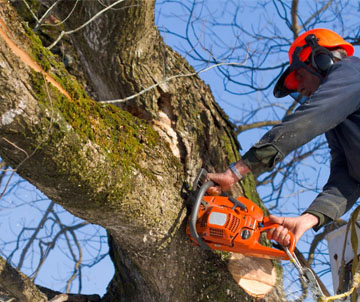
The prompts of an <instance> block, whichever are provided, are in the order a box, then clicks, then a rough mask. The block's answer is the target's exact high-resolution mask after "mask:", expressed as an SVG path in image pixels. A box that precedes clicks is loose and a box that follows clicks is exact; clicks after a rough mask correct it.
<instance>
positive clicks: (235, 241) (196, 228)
mask: <svg viewBox="0 0 360 302" xmlns="http://www.w3.org/2000/svg"><path fill="white" fill-rule="evenodd" d="M214 185H215V184H214V183H213V182H212V181H208V182H206V183H204V184H203V185H202V186H200V188H199V186H198V188H199V189H198V191H197V192H196V198H195V201H194V204H193V207H192V211H191V216H190V218H189V222H188V226H187V233H188V235H189V236H190V238H191V239H192V240H193V241H194V242H195V243H196V244H197V245H200V247H201V248H203V249H207V250H209V249H216V250H223V251H229V252H234V253H241V254H243V255H246V256H253V257H259V258H269V259H278V260H289V256H288V255H287V254H286V252H285V251H282V250H279V249H276V248H272V247H267V246H264V245H262V244H260V242H259V240H260V236H261V234H262V233H263V232H266V231H268V230H269V229H271V228H276V227H277V226H279V225H278V224H270V222H269V218H268V217H264V215H263V212H262V210H261V209H260V208H259V207H258V206H257V205H256V204H255V203H253V202H252V201H250V200H249V199H247V198H245V197H238V198H236V199H235V198H233V197H224V196H204V195H205V193H206V191H207V190H208V189H209V188H210V187H212V186H214ZM289 235H290V246H289V251H290V252H291V253H293V252H294V250H295V243H296V241H295V237H294V235H293V234H292V233H290V232H289Z"/></svg>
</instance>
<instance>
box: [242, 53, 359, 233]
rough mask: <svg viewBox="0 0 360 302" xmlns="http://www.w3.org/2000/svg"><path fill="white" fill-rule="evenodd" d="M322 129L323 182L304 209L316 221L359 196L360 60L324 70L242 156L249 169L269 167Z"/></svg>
mask: <svg viewBox="0 0 360 302" xmlns="http://www.w3.org/2000/svg"><path fill="white" fill-rule="evenodd" d="M322 133H325V136H326V138H327V141H328V144H329V147H330V153H331V168H330V176H329V180H328V182H327V183H326V185H325V186H324V188H323V191H322V192H321V193H320V194H319V195H318V196H317V197H316V199H315V200H314V201H313V202H312V204H311V205H310V207H309V208H308V209H307V211H306V212H309V213H312V214H315V215H317V216H318V217H319V218H320V223H319V225H318V226H317V228H318V227H320V226H321V225H322V224H324V223H326V222H328V221H329V220H334V219H336V218H338V217H340V216H342V215H343V214H344V213H345V212H346V211H348V210H349V209H350V208H351V207H352V206H353V204H354V203H355V202H356V200H357V199H358V197H359V196H360V59H359V58H357V57H348V58H345V59H343V60H342V61H340V62H336V63H335V64H334V65H332V66H331V68H330V69H329V71H328V73H327V76H326V77H325V79H324V81H323V82H322V83H321V85H320V86H319V87H318V89H317V90H316V91H315V92H314V93H313V95H312V96H311V97H310V98H309V99H308V100H307V101H306V102H305V103H304V104H303V105H301V106H299V107H298V109H297V110H296V111H295V112H294V113H293V114H291V115H289V116H287V117H286V118H285V119H284V120H283V121H282V123H281V124H279V125H277V126H275V127H273V128H272V129H271V130H270V131H269V132H267V133H266V134H265V135H264V136H263V137H262V138H261V140H260V141H259V142H258V143H256V144H255V145H254V146H253V147H252V148H251V149H250V150H249V151H248V152H247V153H246V154H245V155H244V157H243V159H244V161H245V163H246V164H248V165H249V168H250V169H252V170H255V171H256V170H257V171H264V170H269V169H271V168H273V167H274V165H275V163H276V162H278V161H279V160H281V159H282V158H283V157H284V156H286V155H287V154H288V153H289V152H291V151H292V150H294V149H296V148H298V147H300V146H302V145H303V144H305V143H307V142H309V141H310V140H312V139H313V138H314V137H316V136H318V135H320V134H322Z"/></svg>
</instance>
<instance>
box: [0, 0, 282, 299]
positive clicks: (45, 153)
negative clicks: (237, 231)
mask: <svg viewBox="0 0 360 302" xmlns="http://www.w3.org/2000/svg"><path fill="white" fill-rule="evenodd" d="M112 2H113V1H112ZM63 3H64V4H63V6H60V7H59V9H58V15H59V17H60V18H61V17H63V16H65V15H67V13H68V12H69V10H70V9H71V5H69V3H70V1H63ZM121 5H122V6H119V7H117V8H120V7H122V9H120V10H119V9H117V10H112V11H109V12H107V13H106V14H104V15H102V16H101V17H99V18H98V19H96V20H95V21H94V22H92V23H90V24H89V25H88V26H87V27H86V28H85V29H84V30H82V31H79V32H78V33H76V34H73V35H72V36H71V39H72V42H73V45H74V47H75V49H76V50H77V52H78V53H79V56H80V58H81V62H82V66H83V68H84V70H85V73H86V75H87V79H88V82H89V83H90V85H91V88H92V89H93V91H94V92H95V95H96V96H97V97H98V100H108V99H119V98H124V97H127V96H129V95H132V94H135V93H137V92H139V91H141V90H142V89H143V88H144V87H149V86H151V85H153V84H154V83H158V82H160V81H162V80H163V79H164V78H166V77H169V76H171V75H175V74H183V73H188V72H191V71H193V69H192V67H191V66H189V65H188V63H187V62H186V61H185V60H184V59H183V58H182V57H181V56H180V55H179V54H177V53H176V52H174V51H173V50H172V49H171V48H170V47H168V46H166V45H165V44H164V43H163V40H162V38H161V36H160V34H159V32H158V30H157V28H156V26H155V25H154V1H150V0H149V1H130V0H129V1H124V3H123V4H121ZM101 8H103V7H102V6H101V5H100V4H99V3H98V2H97V1H83V2H80V5H78V6H77V9H76V11H75V12H74V15H75V16H76V18H70V19H69V20H70V21H69V22H67V26H68V28H69V29H73V28H75V27H77V26H79V25H80V24H82V23H84V22H85V21H86V20H88V19H89V18H90V17H91V16H93V15H94V14H95V13H96V12H97V11H99V10H100V9H101ZM0 17H1V19H2V21H3V23H2V25H1V28H2V29H3V31H4V32H5V33H6V35H7V36H8V38H9V39H10V40H11V41H13V42H15V43H16V45H17V47H20V45H21V49H22V50H23V51H25V52H26V53H28V54H30V58H31V59H32V60H34V61H37V64H39V65H40V66H41V68H42V70H41V71H40V72H39V71H35V70H34V68H33V67H30V65H29V63H28V62H26V61H24V60H23V58H21V57H19V55H17V54H15V52H14V49H13V48H11V47H10V45H9V42H7V41H6V39H5V37H4V36H2V37H0V87H1V91H2V95H1V96H0V98H1V102H0V137H1V139H0V156H1V157H2V158H4V160H6V162H7V163H9V164H10V165H11V166H12V167H13V168H17V173H18V174H19V175H21V176H22V177H23V178H25V179H27V180H28V181H29V182H31V183H32V184H34V185H35V186H36V187H37V188H38V189H40V190H41V191H42V192H44V193H45V194H46V195H47V196H48V197H49V198H50V199H51V200H53V201H55V202H57V203H58V204H61V205H62V206H63V207H65V208H66V209H67V210H68V211H70V212H71V213H73V214H75V215H77V216H79V217H81V218H83V219H85V220H87V221H89V222H91V223H96V224H99V225H101V226H103V227H104V228H106V229H107V230H108V233H109V244H110V250H111V252H110V255H111V258H112V260H113V262H114V265H115V269H116V273H115V276H114V278H113V280H112V282H111V283H110V284H109V287H108V291H107V293H106V295H105V296H104V298H103V300H104V301H108V302H110V301H117V302H118V301H253V300H254V298H252V297H250V296H248V295H247V294H246V293H244V292H243V290H242V289H241V288H240V287H238V286H237V285H236V284H235V283H234V282H233V280H232V278H231V276H230V274H229V272H228V270H227V267H226V254H224V253H214V252H205V251H202V250H200V249H199V248H198V247H195V246H193V245H192V244H191V243H190V242H189V239H188V238H187V236H186V234H185V225H186V215H187V213H186V207H185V205H184V196H183V195H182V194H181V191H182V188H183V185H184V183H185V182H188V183H191V182H192V180H193V179H194V177H195V175H196V172H197V170H198V169H199V168H200V167H205V168H206V169H208V170H209V171H214V170H217V171H221V170H223V169H225V167H227V165H228V164H229V162H232V161H235V160H237V159H238V158H239V153H238V149H239V145H238V143H237V140H236V136H235V134H234V132H233V129H234V127H233V125H232V124H231V123H230V122H229V121H228V119H227V117H226V115H225V114H224V112H223V111H222V110H221V109H220V108H219V106H218V105H217V104H216V102H215V101H214V98H213V96H212V94H211V91H210V88H209V87H208V86H207V85H205V84H204V83H203V82H202V81H201V80H200V79H199V78H198V77H197V76H193V77H188V78H178V79H175V80H172V81H170V82H168V83H166V84H162V85H160V86H158V87H157V88H156V89H153V90H151V91H149V92H147V93H145V94H143V95H141V96H139V97H137V98H135V99H133V100H130V101H128V102H125V103H121V104H120V105H119V106H118V107H115V106H112V105H101V104H99V103H98V102H96V101H94V100H92V99H90V98H89V97H88V96H87V94H86V93H85V92H84V90H83V88H82V87H81V86H80V85H79V84H77V82H76V80H75V79H74V77H72V76H70V75H69V74H68V73H67V72H66V70H65V68H64V66H63V65H62V64H61V63H59V62H58V60H57V59H56V58H55V57H54V56H53V55H52V54H51V53H50V52H49V51H47V50H45V49H44V47H43V46H42V45H41V42H40V41H39V40H38V39H37V37H36V36H35V35H34V34H33V33H32V31H31V30H30V29H29V28H27V26H26V24H22V23H21V21H20V20H19V19H18V17H17V15H16V13H15V12H14V10H13V9H12V8H11V6H10V5H9V4H6V3H1V12H0ZM4 24H6V26H5V25H4ZM51 78H52V79H53V80H54V81H55V82H56V83H58V84H59V85H60V88H56V87H55V84H54V82H52V83H50V82H49V81H50V79H51ZM61 87H62V88H63V89H64V90H66V93H65V92H64V91H60V90H59V89H61ZM66 94H67V95H66ZM243 192H244V193H245V194H246V195H248V197H249V198H251V199H253V200H254V201H259V200H258V197H257V195H256V191H255V189H254V180H253V179H252V178H251V177H250V178H247V179H246V180H245V181H244V182H243V184H242V187H240V186H237V187H236V188H235V189H234V190H233V192H232V193H233V194H234V195H239V194H242V193H243ZM281 297H282V291H281V286H280V285H279V287H277V288H276V289H275V290H274V291H273V292H272V294H271V295H269V296H267V297H266V299H265V300H267V301H281V299H282V298H281ZM34 301H35V300H34ZM36 301H41V300H36Z"/></svg>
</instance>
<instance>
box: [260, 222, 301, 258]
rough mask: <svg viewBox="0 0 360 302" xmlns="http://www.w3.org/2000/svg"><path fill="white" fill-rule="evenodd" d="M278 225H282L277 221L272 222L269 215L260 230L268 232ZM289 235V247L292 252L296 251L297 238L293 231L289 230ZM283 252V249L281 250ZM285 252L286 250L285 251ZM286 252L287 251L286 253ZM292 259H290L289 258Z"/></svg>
mask: <svg viewBox="0 0 360 302" xmlns="http://www.w3.org/2000/svg"><path fill="white" fill-rule="evenodd" d="M278 226H280V224H277V223H270V220H269V217H264V226H263V227H262V228H260V232H261V233H262V232H266V231H268V230H270V229H272V228H277V227H278ZM288 235H289V236H290V244H289V246H288V247H287V248H288V249H289V251H290V253H291V254H293V253H294V251H295V245H296V239H295V236H294V234H293V233H291V232H290V231H289V232H288ZM281 252H283V251H281ZM284 253H285V251H284ZM285 254H286V253H285ZM287 260H290V259H287Z"/></svg>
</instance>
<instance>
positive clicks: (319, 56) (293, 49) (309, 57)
mask: <svg viewBox="0 0 360 302" xmlns="http://www.w3.org/2000/svg"><path fill="white" fill-rule="evenodd" d="M336 48H342V49H344V50H345V51H346V53H347V55H348V56H352V55H353V54H354V46H352V45H351V44H350V43H348V42H346V41H345V40H344V39H343V38H342V37H341V36H339V35H338V34H337V33H336V32H333V31H332V30H329V29H324V28H318V29H312V30H309V31H307V32H305V33H303V34H302V35H300V36H299V37H297V38H296V40H295V41H294V42H293V44H292V45H291V46H290V49H289V63H290V66H289V67H288V68H287V69H286V70H285V72H284V73H283V74H282V75H281V77H280V78H279V80H278V81H277V83H276V85H275V88H274V96H275V97H277V98H281V97H284V96H286V95H288V94H290V93H292V92H296V90H297V86H298V81H297V80H296V78H295V73H294V71H295V70H296V69H298V68H300V67H305V68H306V65H308V64H311V65H312V67H314V68H315V70H317V71H318V73H317V74H318V75H320V74H326V72H327V69H328V68H329V67H330V66H331V64H332V63H333V55H332V54H331V52H330V51H329V50H332V49H336ZM324 58H325V62H326V63H325V65H324V64H323V63H324ZM319 62H320V63H319Z"/></svg>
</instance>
